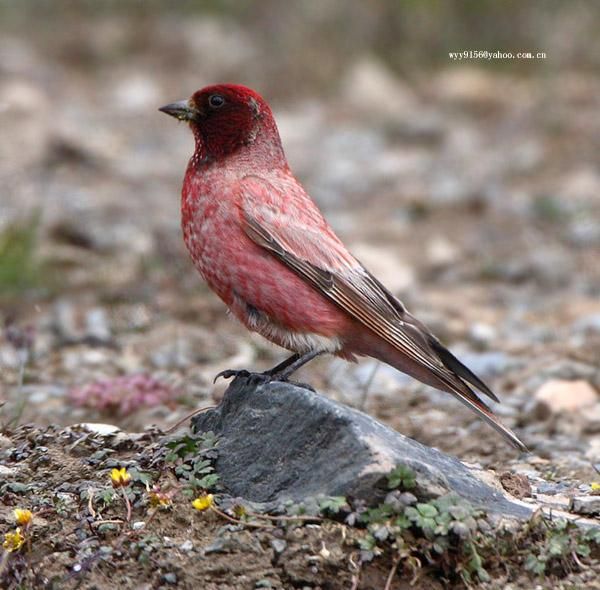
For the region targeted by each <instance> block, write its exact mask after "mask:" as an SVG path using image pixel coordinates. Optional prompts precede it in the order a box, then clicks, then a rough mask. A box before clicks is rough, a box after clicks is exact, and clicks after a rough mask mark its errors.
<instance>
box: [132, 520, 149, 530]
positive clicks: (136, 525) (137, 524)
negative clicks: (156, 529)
mask: <svg viewBox="0 0 600 590" xmlns="http://www.w3.org/2000/svg"><path fill="white" fill-rule="evenodd" d="M145 526H146V523H145V522H144V521H143V520H138V521H137V522H134V523H133V524H132V525H131V528H132V529H133V530H134V531H141V530H142V529H143V528H144V527H145Z"/></svg>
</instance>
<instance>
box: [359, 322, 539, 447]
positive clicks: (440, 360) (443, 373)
mask: <svg viewBox="0 0 600 590" xmlns="http://www.w3.org/2000/svg"><path fill="white" fill-rule="evenodd" d="M406 315H407V319H409V318H410V320H411V323H410V324H408V322H407V324H405V328H409V327H410V333H411V335H413V336H414V338H415V340H416V339H417V338H418V344H419V348H420V350H421V351H422V352H425V351H426V354H427V358H428V362H427V363H424V362H418V361H417V360H415V358H409V357H407V355H405V354H403V353H402V352H401V351H399V350H398V349H396V348H395V347H391V346H389V345H388V344H387V343H382V342H381V340H379V339H377V343H375V342H374V341H373V340H372V339H371V338H368V337H367V340H369V341H370V344H369V347H368V348H369V352H367V354H368V355H369V356H374V357H375V358H378V359H379V360H382V361H384V362H385V363H387V364H389V365H392V366H393V367H395V368H396V369H398V370H399V371H402V372H403V373H407V374H408V375H411V376H412V377H414V378H415V379H418V380H419V381H421V382H423V383H426V384H427V385H431V386H432V387H435V388H436V389H440V390H442V391H445V392H447V393H450V394H451V395H453V396H454V397H455V398H456V399H457V400H458V401H460V402H461V403H463V404H464V405H465V406H467V407H468V408H469V409H471V410H473V411H474V412H475V413H476V414H477V415H478V416H479V417H480V418H482V419H483V420H485V421H486V422H487V423H488V424H489V425H490V426H491V427H492V428H494V429H495V430H496V431H497V432H499V433H500V434H501V435H502V436H503V437H504V438H505V439H506V440H507V441H508V442H509V443H510V444H511V445H513V446H514V447H515V448H517V449H519V450H520V451H522V452H528V449H527V447H526V446H525V445H524V444H523V442H521V440H520V439H519V438H518V437H517V435H516V434H515V433H514V432H513V431H512V430H510V428H508V427H506V426H505V425H504V424H502V422H501V421H500V420H499V418H498V417H497V416H496V415H495V414H494V412H493V411H492V410H491V409H490V407H489V406H488V405H487V404H486V403H484V402H483V401H482V400H481V399H480V398H479V396H478V395H477V394H476V393H475V392H474V391H473V388H474V389H475V390H477V391H479V392H481V393H482V394H484V395H487V396H488V397H489V398H491V399H492V400H494V401H496V402H497V401H499V400H498V398H497V397H496V395H494V393H493V392H492V390H491V389H490V388H489V387H488V386H487V385H486V384H485V383H484V382H483V381H482V380H481V379H480V378H479V377H477V375H475V373H473V371H471V370H470V369H469V368H468V367H466V366H465V365H464V364H463V363H461V362H460V361H459V360H458V359H457V358H456V357H455V356H454V355H453V354H452V353H451V352H450V351H449V350H448V349H447V348H445V347H444V346H443V345H442V344H441V343H440V342H439V340H437V338H435V336H433V335H432V334H431V332H429V331H428V330H427V329H426V328H425V326H423V325H422V324H421V323H420V322H417V321H416V320H414V318H412V316H409V315H408V314H406ZM374 352H375V354H374ZM432 366H435V367H436V370H435V371H434V370H432V369H431V367H432Z"/></svg>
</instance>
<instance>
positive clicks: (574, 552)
mask: <svg viewBox="0 0 600 590" xmlns="http://www.w3.org/2000/svg"><path fill="white" fill-rule="evenodd" d="M571 556H572V557H573V561H574V562H575V563H576V564H577V565H578V566H579V567H580V568H581V569H582V570H589V569H590V566H589V565H585V563H582V562H581V560H580V559H579V557H577V552H576V551H571Z"/></svg>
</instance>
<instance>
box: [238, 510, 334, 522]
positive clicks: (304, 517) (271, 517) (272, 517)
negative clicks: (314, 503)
mask: <svg viewBox="0 0 600 590" xmlns="http://www.w3.org/2000/svg"><path fill="white" fill-rule="evenodd" d="M246 514H247V515H248V516H254V517H255V518H265V519H267V520H317V521H319V522H323V520H324V519H323V518H321V517H320V516H309V515H308V514H299V515H298V516H277V515H275V514H260V513H258V512H250V511H248V512H246Z"/></svg>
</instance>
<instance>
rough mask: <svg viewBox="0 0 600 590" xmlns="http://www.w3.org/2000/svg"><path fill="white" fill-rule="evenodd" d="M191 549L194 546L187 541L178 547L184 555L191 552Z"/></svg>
mask: <svg viewBox="0 0 600 590" xmlns="http://www.w3.org/2000/svg"><path fill="white" fill-rule="evenodd" d="M193 548H194V544H193V543H192V542H191V541H190V540H189V539H188V540H187V541H184V542H183V543H182V544H181V545H179V549H180V550H181V551H185V552H186V553H188V552H189V551H192V549H193Z"/></svg>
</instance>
